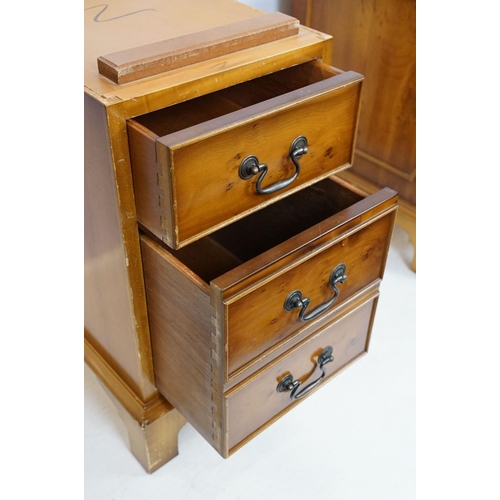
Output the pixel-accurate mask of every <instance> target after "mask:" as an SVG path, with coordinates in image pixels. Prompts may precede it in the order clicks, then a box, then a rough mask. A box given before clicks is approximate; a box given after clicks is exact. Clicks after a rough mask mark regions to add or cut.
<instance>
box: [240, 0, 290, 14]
mask: <svg viewBox="0 0 500 500" xmlns="http://www.w3.org/2000/svg"><path fill="white" fill-rule="evenodd" d="M238 2H240V3H244V4H246V5H250V6H252V7H255V8H256V9H260V10H264V11H266V12H276V11H280V12H283V13H285V14H291V12H292V7H291V3H292V2H291V0H238Z"/></svg>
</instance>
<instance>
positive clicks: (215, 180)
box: [129, 63, 362, 248]
mask: <svg viewBox="0 0 500 500" xmlns="http://www.w3.org/2000/svg"><path fill="white" fill-rule="evenodd" d="M305 66H307V69H304V68H303V67H302V66H297V67H294V68H291V69H288V70H284V71H283V73H284V74H280V73H277V74H274V75H273V76H272V77H264V78H263V79H262V81H261V80H259V81H257V82H255V83H254V82H250V83H249V84H242V85H241V87H240V88H234V89H230V91H229V90H228V91H223V92H221V94H220V96H221V97H224V98H226V102H227V100H229V101H231V100H233V99H234V100H235V101H236V104H237V105H242V106H246V105H247V104H248V103H249V102H250V103H251V104H250V105H248V106H247V107H243V108H242V109H241V110H236V111H233V112H229V113H227V114H222V115H221V116H219V117H217V118H214V119H212V120H208V121H201V120H202V119H203V118H204V116H206V112H202V116H201V117H200V123H199V124H196V125H193V126H191V127H188V128H185V129H181V130H178V131H175V132H173V133H171V134H169V135H166V136H163V137H161V138H160V137H158V136H159V135H160V134H161V133H163V132H165V131H166V130H171V126H170V125H169V123H176V120H175V116H176V115H177V114H178V112H177V111H176V110H175V109H174V110H173V116H172V117H170V116H169V109H168V108H167V109H165V110H164V112H163V115H162V117H163V119H161V118H155V119H150V118H149V117H147V116H146V117H144V119H142V118H141V119H138V120H137V121H138V122H139V124H142V125H149V126H150V127H151V128H152V129H153V130H151V131H150V130H149V128H146V129H144V128H143V127H141V126H140V125H138V124H137V122H135V121H134V122H132V123H131V124H130V125H129V128H130V129H131V133H130V147H131V151H132V168H133V171H134V179H136V178H137V190H136V195H137V197H138V218H139V221H140V222H141V223H142V224H144V225H145V226H146V227H148V229H149V230H150V231H152V232H153V233H154V234H155V235H156V236H157V237H159V238H162V239H164V240H165V241H166V243H167V244H168V245H169V246H171V247H172V248H180V247H182V246H185V245H187V244H189V243H191V242H192V241H194V240H196V239H199V238H200V237H202V236H204V235H206V234H209V233H211V232H213V231H214V230H216V229H218V228H220V227H223V226H225V225H227V224H229V223H232V222H234V221H235V220H237V219H239V218H241V217H244V216H246V215H248V214H249V213H251V212H253V211H256V210H258V209H260V208H262V207H263V206H266V205H268V204H269V203H271V202H274V201H277V200H279V199H281V198H283V197H284V196H287V195H290V194H291V193H294V192H296V191H297V190H299V189H301V188H303V187H305V186H307V185H309V184H311V183H313V182H316V181H318V180H319V179H321V178H324V177H326V176H328V175H331V174H332V173H333V172H335V171H340V170H342V169H344V168H347V167H348V166H349V165H350V164H351V161H352V154H353V144H354V139H355V134H356V125H357V117H358V110H359V101H360V96H361V83H362V77H361V75H358V74H356V73H351V72H346V73H340V74H336V72H335V71H334V70H333V69H331V68H329V67H327V66H322V67H321V65H320V64H319V63H311V64H306V65H305ZM318 66H320V67H319V68H318ZM308 78H309V80H308ZM316 79H319V81H315V80H316ZM301 80H302V81H301ZM290 82H292V83H290ZM302 83H304V84H305V85H306V86H305V87H299V88H295V89H293V87H292V85H294V86H296V85H297V84H298V85H301V84H302ZM307 83H309V85H307ZM276 87H277V89H276ZM287 87H289V88H290V91H288V92H287V90H289V88H287ZM255 89H257V91H258V92H259V96H258V97H257V98H255V97H254V93H255ZM283 92H285V93H283ZM276 94H278V95H276ZM279 94H281V95H279ZM241 96H243V99H244V100H243V101H241ZM210 97H211V96H210ZM261 99H262V102H260V101H261ZM193 105H194V103H193ZM207 105H208V106H211V107H213V108H215V109H218V110H219V112H220V113H223V112H224V111H225V109H230V108H228V106H225V107H224V106H222V107H221V106H220V105H218V102H217V100H215V101H214V102H213V103H210V101H207V102H203V98H202V101H201V102H199V103H198V105H197V106H196V107H195V109H191V110H186V112H191V113H193V112H194V113H196V112H197V111H196V110H197V109H198V108H203V109H204V108H205V106H207ZM151 132H153V134H152V133H151ZM141 135H142V137H141ZM301 135H303V136H305V137H307V139H308V141H309V144H308V149H309V151H308V153H307V154H306V155H304V156H302V157H301V158H300V160H299V161H300V165H301V171H300V175H299V177H298V178H297V179H296V180H295V181H294V182H293V183H292V184H291V185H290V186H289V187H287V188H286V189H283V190H280V191H277V192H276V193H274V194H270V195H259V194H257V193H256V190H255V183H256V177H255V178H253V179H251V180H245V179H241V178H240V177H239V175H238V169H239V166H240V163H241V161H242V160H243V159H244V158H246V157H247V156H250V155H255V156H257V157H258V159H259V161H260V162H261V163H266V164H267V165H268V166H269V170H268V173H267V175H266V178H265V183H264V186H267V185H270V184H273V183H275V182H277V181H280V180H284V179H287V178H289V177H290V176H291V175H292V174H293V173H294V171H295V166H294V165H293V163H292V161H291V160H290V158H289V151H290V146H291V144H292V142H293V141H294V139H295V138H297V137H298V136H301ZM148 143H149V144H148ZM155 143H156V144H155ZM155 145H156V154H155V151H154V148H155ZM136 148H137V149H138V152H136V151H135V150H136ZM143 151H145V153H146V154H144V153H143ZM157 163H159V164H161V168H160V167H159V166H158V165H157ZM159 197H160V199H161V200H162V201H164V203H162V202H160V203H158V198H159ZM152 200H154V201H152ZM159 206H160V208H158V207H159Z"/></svg>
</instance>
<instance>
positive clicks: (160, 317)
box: [141, 236, 221, 450]
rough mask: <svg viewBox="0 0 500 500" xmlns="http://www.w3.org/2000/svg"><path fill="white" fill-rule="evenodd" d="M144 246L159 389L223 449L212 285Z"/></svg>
mask: <svg viewBox="0 0 500 500" xmlns="http://www.w3.org/2000/svg"><path fill="white" fill-rule="evenodd" d="M141 244H142V254H143V259H144V280H145V283H146V293H147V299H148V310H149V324H150V328H151V334H152V338H151V339H152V345H153V352H154V356H155V358H154V362H155V367H156V371H155V373H156V384H157V387H158V388H159V389H160V391H161V392H162V394H163V395H164V396H165V397H166V398H167V399H168V400H169V401H170V402H172V404H173V405H174V406H175V408H177V409H178V410H179V411H180V412H181V413H182V414H183V415H184V416H185V417H186V419H187V420H188V421H189V422H190V423H191V424H192V425H193V427H194V428H195V429H196V430H197V431H198V432H199V433H200V434H201V435H202V436H203V437H204V438H205V439H206V440H207V441H208V442H209V443H210V444H212V446H214V447H215V448H216V449H217V450H219V449H220V437H221V422H220V420H218V419H215V418H214V411H216V410H217V406H216V405H217V402H216V392H217V386H216V383H215V381H214V382H212V379H213V377H214V373H215V370H216V368H217V367H216V366H215V367H214V366H213V358H212V350H213V348H214V347H215V346H214V345H213V341H212V336H211V318H212V316H213V314H214V311H213V309H212V307H211V306H210V296H209V293H208V286H207V285H206V284H205V283H204V282H202V281H201V280H200V279H199V278H198V277H197V276H196V275H195V274H194V273H193V272H192V271H191V270H190V269H188V268H186V267H185V266H184V265H183V264H182V263H181V262H179V261H178V260H177V259H175V258H174V257H173V256H172V255H170V254H169V253H168V252H167V251H166V250H164V249H162V247H160V246H159V245H157V244H155V243H154V242H153V241H152V240H150V239H149V238H147V237H145V236H144V237H142V238H141ZM219 409H220V408H219Z"/></svg>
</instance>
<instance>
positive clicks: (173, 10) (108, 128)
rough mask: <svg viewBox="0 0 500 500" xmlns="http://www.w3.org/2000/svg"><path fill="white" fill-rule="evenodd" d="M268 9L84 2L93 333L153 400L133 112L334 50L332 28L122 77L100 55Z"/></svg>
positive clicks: (89, 331) (88, 324)
mask: <svg viewBox="0 0 500 500" xmlns="http://www.w3.org/2000/svg"><path fill="white" fill-rule="evenodd" d="M193 12H195V13H196V14H195V15H193ZM263 14H264V13H263V12H261V11H258V10H256V9H252V8H250V7H248V6H245V5H242V4H238V3H236V2H231V1H227V0H214V1H212V2H206V1H205V0H186V1H184V2H176V1H173V0H148V1H147V2H139V1H138V0H123V1H122V0H120V1H118V0H110V1H109V2H107V4H95V3H92V2H89V1H86V3H85V75H84V78H85V82H84V84H85V87H84V91H85V95H86V97H85V134H86V137H85V141H86V146H85V148H86V149H85V169H86V173H85V176H86V179H85V182H86V186H85V196H86V205H85V225H86V229H85V231H86V233H85V240H86V241H85V245H86V256H85V259H86V260H85V338H86V340H87V341H88V342H89V344H90V345H92V347H93V348H94V349H95V350H96V352H98V353H99V355H100V356H101V357H102V358H103V359H105V360H106V363H108V365H109V366H111V367H112V368H113V371H114V373H115V374H116V376H117V377H119V378H120V380H121V381H122V382H123V384H125V386H126V387H128V390H129V391H131V393H133V394H134V395H135V396H136V397H137V398H138V400H140V401H142V402H143V403H144V404H149V403H151V404H152V403H153V402H154V401H157V400H158V398H159V397H160V396H159V395H158V392H157V389H156V387H155V382H154V376H153V359H152V353H151V345H150V337H149V326H148V319H147V310H146V300H145V291H144V282H143V272H142V262H141V255H140V246H139V233H138V225H137V217H136V208H135V198H134V191H133V182H132V174H131V168H130V156H129V145H128V136H127V127H126V123H127V120H128V119H130V118H133V117H135V116H139V115H144V114H147V113H151V112H153V111H156V110H158V109H160V108H163V107H166V106H170V105H173V104H177V103H179V102H182V101H187V100H189V99H192V98H194V97H198V96H201V95H205V94H210V93H212V92H214V91H217V90H220V89H223V88H225V87H227V86H230V85H235V84H238V83H240V82H242V81H245V80H249V79H251V78H255V77H259V76H262V75H265V74H268V73H271V72H274V71H277V70H281V69H283V68H286V67H289V66H293V65H297V64H300V63H303V62H306V61H310V60H313V59H316V58H319V59H321V58H328V57H329V54H330V53H331V37H330V36H328V35H323V34H321V33H317V32H315V31H314V30H310V29H307V28H304V27H301V28H300V29H299V33H298V35H296V36H292V37H288V38H286V39H283V40H278V41H275V42H270V43H267V44H264V45H261V46H259V47H256V48H255V49H252V50H245V51H240V52H236V53H234V54H232V55H230V56H220V57H217V58H215V59H214V60H212V61H208V62H202V63H198V64H195V65H192V66H189V67H186V68H179V69H177V70H173V71H170V72H167V73H164V74H161V75H157V76H155V77H149V78H145V79H143V80H140V81H138V82H131V83H127V84H123V85H117V84H115V83H113V82H111V81H110V80H108V79H107V78H104V77H102V76H101V75H99V73H98V68H97V64H96V61H97V58H98V57H99V56H100V55H102V54H107V53H112V52H116V51H120V50H126V49H130V48H134V47H137V46H140V45H145V44H149V43H154V42H157V41H161V40H165V39H167V38H169V37H172V38H174V37H178V36H183V35H187V34H190V33H195V32H197V31H202V30H206V29H211V28H215V27H217V26H223V25H227V24H230V23H233V22H239V21H243V20H245V19H252V18H255V17H258V16H261V15H263ZM87 142H88V145H87ZM99 376H100V377H101V376H104V375H103V374H102V373H100V375H99ZM126 392H127V391H125V392H123V391H121V393H120V394H122V393H126ZM121 404H123V401H122V402H121ZM127 411H128V409H127ZM174 427H175V426H174ZM151 436H156V437H154V438H152V437H151ZM150 438H151V439H152V440H153V441H155V440H156V442H154V443H152V442H150V440H149V438H148V439H147V440H146V441H147V447H148V448H149V450H150V451H151V450H152V449H153V447H154V448H155V450H157V451H158V453H159V454H160V455H161V448H162V446H165V447H167V448H170V447H171V444H169V443H170V442H171V439H170V438H167V437H165V435H164V434H162V433H152V434H150ZM163 441H164V442H163ZM137 453H139V451H137ZM141 453H142V452H141ZM164 456H166V455H164ZM140 459H141V458H140ZM141 460H142V459H141ZM143 463H144V462H143Z"/></svg>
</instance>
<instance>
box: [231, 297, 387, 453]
mask: <svg viewBox="0 0 500 500" xmlns="http://www.w3.org/2000/svg"><path fill="white" fill-rule="evenodd" d="M377 298H378V293H377V294H375V295H374V296H372V297H371V298H369V299H368V300H366V301H365V302H363V303H362V304H360V305H358V306H356V307H355V308H353V309H350V310H349V311H347V312H346V313H345V314H344V315H342V316H340V317H337V318H336V319H335V320H334V321H333V322H332V323H330V324H329V325H328V326H326V327H324V328H322V329H321V330H320V331H318V332H317V333H316V334H314V335H313V336H312V337H311V338H309V339H308V340H307V341H306V342H304V343H302V344H300V345H299V346H297V347H296V348H294V349H292V350H291V351H289V352H288V353H287V354H286V355H285V356H282V357H281V358H279V359H278V360H276V361H275V362H273V363H271V364H270V365H267V366H266V368H265V369H263V370H261V371H260V372H257V373H256V374H255V375H254V376H252V377H250V378H248V379H247V380H245V381H244V382H242V384H240V385H239V386H237V387H235V388H234V389H231V390H230V391H228V392H227V393H226V394H225V396H224V402H225V412H226V417H227V418H226V433H225V435H226V436H227V441H228V442H227V445H226V446H225V447H224V448H225V449H226V450H228V454H227V456H228V455H231V454H232V453H234V452H235V451H236V450H237V449H239V448H240V447H241V446H243V445H244V444H245V443H246V442H248V441H249V440H250V439H252V438H253V437H255V436H256V435H257V434H258V433H259V432H261V431H263V430H264V429H265V428H266V427H268V426H269V425H271V424H272V423H273V422H274V421H276V420H277V419H278V418H280V417H281V416H282V415H284V414H285V413H286V412H287V411H289V410H291V409H292V408H293V407H294V406H295V405H297V404H298V403H299V402H300V401H302V400H303V399H305V398H306V397H307V396H308V395H309V394H310V393H312V392H314V391H316V390H317V388H319V387H321V386H322V385H323V384H324V383H325V382H326V381H328V380H329V379H331V378H332V377H333V376H335V375H337V374H338V373H339V372H340V371H342V370H343V369H344V368H346V367H347V366H348V365H349V364H350V363H352V362H353V361H355V360H356V359H358V358H359V357H361V356H362V355H363V354H365V353H366V352H367V350H368V343H369V338H370V332H371V326H372V321H373V317H374V314H375V309H376V303H377ZM327 346H331V347H332V348H333V352H332V356H333V358H334V359H333V361H332V362H329V363H327V364H325V365H324V370H325V371H326V377H325V378H324V379H323V380H322V381H321V382H320V383H319V384H318V385H317V386H316V387H314V388H313V389H312V390H311V391H307V394H306V395H305V396H304V397H301V398H300V399H291V398H290V394H291V392H289V391H285V392H278V391H277V387H278V384H279V383H280V381H281V380H282V379H283V378H284V377H285V376H287V375H292V377H293V380H300V381H301V385H300V386H299V388H298V390H297V391H296V393H295V396H296V395H297V394H300V392H301V391H303V390H304V388H305V387H307V385H308V384H309V383H310V382H311V381H314V380H316V379H318V378H319V377H320V375H321V373H322V372H321V370H320V369H319V367H318V357H319V355H320V354H321V352H322V351H323V349H324V348H325V347H327Z"/></svg>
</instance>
